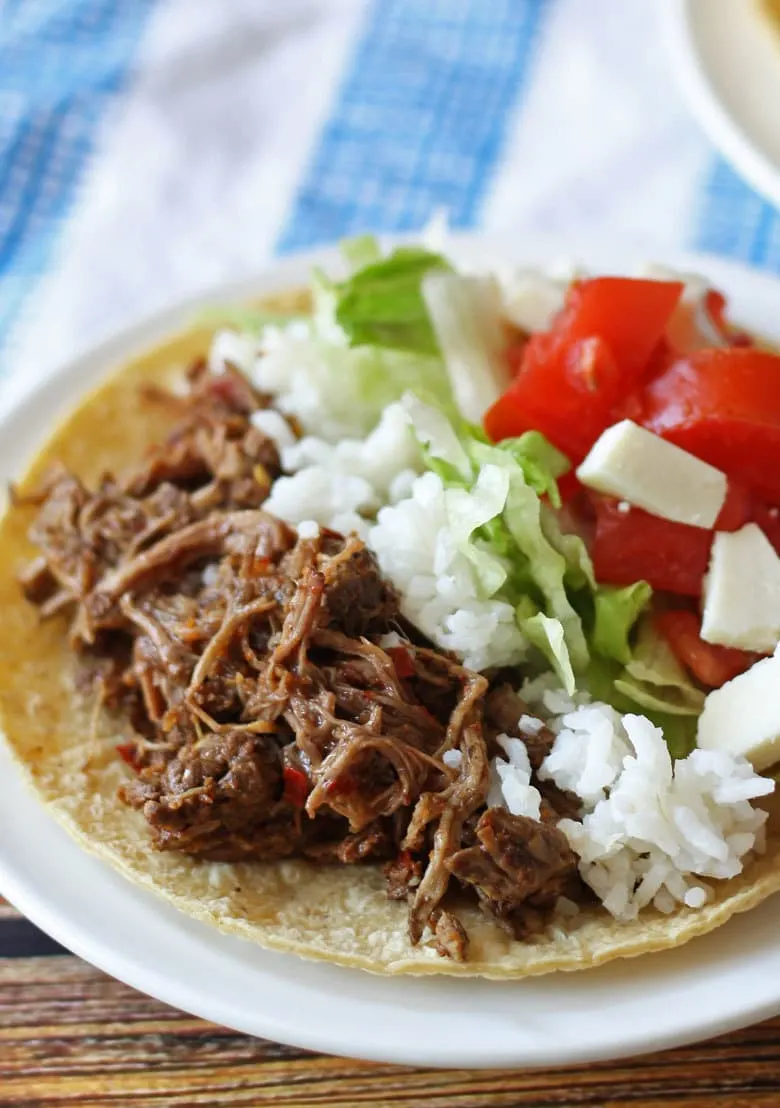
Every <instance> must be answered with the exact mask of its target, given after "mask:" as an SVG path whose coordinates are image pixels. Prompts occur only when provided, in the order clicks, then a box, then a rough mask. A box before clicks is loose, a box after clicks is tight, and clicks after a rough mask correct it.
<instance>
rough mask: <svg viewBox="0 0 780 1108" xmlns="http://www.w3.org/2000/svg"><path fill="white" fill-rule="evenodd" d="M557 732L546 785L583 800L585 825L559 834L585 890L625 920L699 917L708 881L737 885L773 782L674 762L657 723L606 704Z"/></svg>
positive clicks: (711, 755)
mask: <svg viewBox="0 0 780 1108" xmlns="http://www.w3.org/2000/svg"><path fill="white" fill-rule="evenodd" d="M552 722H553V723H557V725H558V726H557V730H558V735H557V738H556V740H555V744H554V746H553V748H552V751H551V752H550V754H549V755H548V757H547V758H546V760H545V762H544V764H543V766H542V769H541V771H540V774H539V776H540V777H541V778H542V779H543V780H544V779H549V780H552V781H554V782H555V784H556V785H558V786H559V787H560V788H564V789H568V790H570V791H571V792H574V793H576V794H577V796H579V797H580V799H581V800H582V802H583V811H584V813H585V814H584V819H583V821H582V822H581V823H579V822H576V821H574V820H561V822H560V824H559V826H560V828H561V830H562V831H564V833H565V834H566V835H567V837H568V839H569V842H570V844H571V846H572V848H573V849H574V850H575V852H576V853H577V854H578V855H579V857H580V874H581V876H582V878H583V880H584V881H585V882H586V884H588V885H589V886H590V887H591V888H592V889H593V890H594V892H595V893H596V894H597V896H598V897H599V899H600V900H601V901H602V903H603V904H604V906H605V907H606V908H607V909H608V911H610V912H611V913H612V915H613V916H615V917H616V918H617V919H622V920H629V919H633V918H634V917H635V916H636V915H637V913H638V912H639V911H640V910H641V909H642V908H644V907H646V906H647V905H649V904H652V905H653V906H654V907H655V908H657V909H658V910H659V911H662V912H670V911H673V910H674V909H675V907H677V906H678V905H680V904H684V905H686V906H687V907H689V908H700V907H701V906H702V905H703V904H705V903H706V901H707V899H708V898H709V896H710V895H711V890H710V887H709V885H708V884H707V883H706V881H702V880H701V878H716V879H723V878H729V877H734V876H735V875H736V874H738V873H739V872H740V871H741V870H742V867H743V864H744V860H745V858H746V856H747V855H748V854H750V853H751V851H754V850H760V849H761V848H762V845H763V833H764V823H765V821H766V818H767V817H766V813H765V812H764V811H762V810H761V809H759V808H754V807H753V806H752V804H751V803H750V801H751V800H753V799H756V798H757V797H760V796H766V795H768V794H769V793H771V792H772V791H773V789H774V781H771V780H769V779H768V778H765V777H760V776H758V775H757V774H756V773H755V772H754V771H753V768H752V767H751V765H750V764H749V762H747V761H746V760H745V759H743V758H734V757H732V756H731V755H729V754H726V753H723V752H721V751H717V752H716V751H705V750H694V751H693V752H692V753H691V754H690V755H689V756H688V757H687V758H684V759H681V760H679V761H677V762H673V761H672V759H671V757H670V755H669V749H668V747H667V745H666V743H665V742H664V739H663V734H662V732H661V730H660V729H659V728H657V727H655V726H654V725H653V724H652V723H651V722H650V720H648V719H646V718H645V717H644V716H637V715H626V716H622V717H621V716H620V715H619V713H617V712H616V711H615V710H614V709H613V708H611V707H609V706H608V705H606V704H599V703H594V704H590V705H585V706H580V707H577V708H575V709H574V711H571V712H567V713H566V715H564V716H563V718H562V719H560V720H558V721H552ZM504 802H505V803H506V804H507V806H509V800H508V798H507V797H506V795H505V796H504Z"/></svg>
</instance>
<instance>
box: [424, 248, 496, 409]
mask: <svg viewBox="0 0 780 1108" xmlns="http://www.w3.org/2000/svg"><path fill="white" fill-rule="evenodd" d="M422 295H423V300H424V302H425V306H426V308H427V310H428V315H429V318H430V321H431V324H432V326H433V331H434V334H435V336H436V341H437V344H438V348H439V350H440V351H441V355H442V358H443V359H444V364H445V365H446V367H447V373H448V374H449V378H450V384H451V386H452V392H453V395H454V397H455V403H456V404H457V406H458V410H459V412H460V414H461V415H462V416H463V417H464V419H468V420H472V421H474V422H478V421H479V420H481V419H482V416H483V415H484V414H485V412H486V411H487V409H488V408H489V407H490V406H491V404H494V403H495V401H496V400H498V398H499V397H500V396H501V395H502V393H503V392H504V391H505V389H506V388H507V387H508V386H509V383H510V380H511V375H510V371H509V364H508V362H507V359H506V358H505V357H504V349H505V347H506V331H505V328H504V324H503V313H502V304H501V292H500V289H499V286H498V283H497V281H496V280H495V279H494V278H492V277H471V276H468V277H464V276H461V275H460V274H458V273H452V272H446V271H442V270H441V269H435V268H434V269H431V270H430V271H429V272H428V273H426V274H425V277H424V279H423V282H422Z"/></svg>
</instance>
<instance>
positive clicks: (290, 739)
mask: <svg viewBox="0 0 780 1108" xmlns="http://www.w3.org/2000/svg"><path fill="white" fill-rule="evenodd" d="M147 392H148V400H149V403H155V404H163V405H166V406H167V407H168V408H169V409H170V411H171V415H172V418H173V417H175V418H176V419H177V420H178V424H177V426H176V428H175V429H174V431H173V432H172V434H171V435H170V437H169V438H168V440H167V441H166V442H165V443H163V444H162V445H161V446H159V447H158V448H156V449H154V450H152V451H150V452H149V453H148V455H147V456H146V457H145V458H143V459H142V460H141V462H140V464H139V465H138V466H137V467H136V469H135V471H134V472H132V473H129V474H125V475H120V476H118V477H115V476H112V475H109V474H107V475H105V476H104V477H103V478H102V479H101V480H100V482H99V483H98V485H97V487H96V488H95V489H93V490H90V489H88V488H87V487H86V486H85V485H84V484H83V483H82V482H81V481H80V480H79V479H78V477H76V476H75V475H73V474H71V473H69V472H67V471H66V470H65V469H64V468H62V467H60V468H56V469H54V470H53V471H52V472H51V474H50V475H49V478H48V480H47V482H46V483H45V485H44V487H43V488H42V489H41V490H40V492H39V493H38V494H37V495H36V496H34V497H27V498H19V497H17V500H18V502H19V503H20V504H21V505H24V504H27V505H28V506H31V505H34V506H35V507H36V509H37V515H36V518H35V520H34V522H33V524H32V527H31V530H30V536H31V539H32V541H33V543H34V544H35V546H36V547H37V550H38V555H37V557H36V558H35V559H34V560H33V561H32V562H31V563H30V565H29V566H28V568H27V569H26V570H25V571H24V573H23V574H22V575H21V577H20V583H21V586H22V588H23V589H24V591H25V595H26V596H27V598H28V599H29V600H30V601H31V602H32V603H34V604H36V605H38V607H39V609H40V612H41V614H42V616H45V617H52V616H54V615H57V614H59V616H60V617H62V616H65V615H66V616H67V617H68V618H69V620H70V642H71V644H72V646H73V649H74V650H75V651H77V652H78V653H79V655H80V657H81V659H82V661H83V670H82V677H81V682H82V684H84V685H85V686H86V685H88V686H90V687H91V688H92V689H93V690H94V691H95V692H96V694H97V695H98V696H99V697H100V699H101V701H102V702H103V704H104V706H105V708H106V709H107V710H109V711H112V712H115V713H119V714H120V715H121V716H123V717H124V720H125V721H126V723H127V725H128V726H129V727H130V728H131V729H132V732H133V738H132V739H131V741H129V742H127V743H123V744H122V745H121V746H120V747H118V750H117V752H118V756H120V757H121V758H122V759H123V760H124V761H125V762H126V763H127V766H128V780H127V782H126V783H125V784H124V785H123V786H122V788H121V789H120V791H119V797H120V799H121V801H122V802H123V803H125V804H127V805H129V806H130V807H132V808H134V809H136V810H138V811H139V812H140V813H142V814H143V816H144V818H145V819H146V821H147V824H148V827H149V831H150V835H151V839H152V843H153V845H154V847H155V848H156V849H159V850H167V851H178V852H181V853H185V854H189V855H192V856H195V857H197V858H201V859H207V860H209V861H239V860H244V861H253V860H255V861H261V860H262V861H269V860H274V859H279V858H284V857H289V856H291V855H298V856H303V857H307V858H310V859H312V860H313V861H316V862H318V863H322V864H325V863H332V864H341V865H355V864H362V863H365V862H375V863H376V862H382V863H383V864H384V872H385V875H386V878H387V889H388V895H389V896H390V897H391V898H393V899H396V900H407V901H408V902H409V933H410V937H411V939H412V941H413V942H419V941H421V940H422V939H423V938H424V936H425V935H426V933H427V935H429V936H431V941H432V942H433V945H434V947H435V949H436V950H437V951H438V952H439V953H440V954H441V955H442V956H443V957H448V958H452V959H456V960H463V959H465V958H466V957H467V952H468V938H467V935H466V933H465V931H464V929H463V926H462V924H461V923H460V921H459V920H458V918H457V916H456V915H455V914H453V911H452V910H451V908H450V907H449V906H448V899H447V898H448V896H449V893H450V892H451V887H452V886H455V887H456V891H457V888H461V889H463V888H465V889H470V890H473V893H475V894H476V896H477V898H478V900H479V902H480V903H481V905H482V907H483V908H484V909H485V910H486V911H487V912H489V913H490V914H491V915H493V916H494V917H495V918H496V919H498V920H499V921H500V922H501V923H502V924H504V925H505V926H509V927H510V928H511V929H512V930H513V932H514V933H516V934H518V935H526V934H529V933H530V932H531V931H533V930H534V928H536V927H538V926H542V925H544V922H545V920H546V919H547V917H548V915H549V911H550V909H551V907H552V906H553V905H554V903H555V900H556V898H557V896H558V895H560V893H561V891H562V890H564V889H567V890H569V891H570V892H571V889H570V886H572V885H574V884H575V883H576V866H575V859H574V855H573V854H572V852H571V850H570V849H569V847H568V844H567V842H566V839H565V837H564V836H563V835H562V833H561V832H560V831H559V830H558V829H557V827H556V824H557V821H558V818H559V817H560V816H562V815H564V814H570V809H571V802H570V801H571V798H569V797H568V795H567V794H563V793H560V791H558V790H556V789H555V788H554V786H552V785H550V784H549V783H544V782H539V781H535V783H536V784H537V786H538V787H539V788H540V789H541V790H542V791H543V795H544V798H545V799H544V802H543V806H542V819H541V821H540V822H537V821H534V820H529V819H524V818H521V817H515V816H511V815H509V813H507V812H506V811H504V810H503V809H496V808H490V809H487V810H486V807H485V806H486V802H487V791H488V776H489V760H490V757H491V756H493V755H494V754H495V753H496V752H497V751H496V748H495V746H496V744H495V737H496V735H498V734H500V733H501V732H505V733H507V734H510V735H516V736H518V737H520V738H521V739H522V740H523V741H524V742H525V743H526V746H527V748H528V751H529V757H530V761H531V764H532V767H533V768H534V770H535V771H536V770H538V768H539V766H540V764H541V762H542V760H543V758H544V756H545V754H546V753H547V751H548V750H549V748H550V745H551V743H552V741H553V738H552V735H551V734H550V733H549V731H547V729H546V728H544V727H541V726H540V729H539V731H538V733H536V734H534V735H528V734H526V733H525V732H520V731H519V729H518V721H519V719H520V716H521V715H524V714H528V710H527V708H526V706H525V705H524V704H523V702H522V701H521V700H520V699H519V697H518V696H517V694H516V693H515V692H514V690H513V689H512V688H511V686H510V685H509V684H508V683H501V684H498V685H497V687H495V688H493V689H492V690H489V683H488V680H487V679H486V678H485V677H483V676H481V675H479V674H476V673H473V672H471V671H469V670H467V669H465V668H464V667H463V666H461V665H460V664H459V663H458V661H457V660H456V659H455V658H454V657H452V656H450V655H448V654H446V653H445V652H442V651H440V650H437V649H435V648H434V647H433V646H432V645H431V644H430V643H428V642H427V641H426V640H425V638H424V637H423V636H421V635H420V634H419V633H418V632H416V631H415V630H414V629H413V628H411V627H409V625H408V624H407V623H406V622H405V621H404V619H403V616H402V614H401V612H400V609H399V601H398V597H397V595H396V593H395V591H394V589H393V588H392V586H391V585H390V584H389V583H388V582H387V581H385V580H384V579H383V577H382V574H381V573H380V570H379V567H378V565H377V562H376V559H375V557H374V555H373V554H372V553H371V551H370V550H369V549H368V548H367V547H366V546H365V544H364V543H363V542H362V541H361V540H360V539H359V538H358V537H357V536H355V535H349V536H346V537H345V536H342V535H339V534H336V533H335V532H332V531H327V530H324V531H322V533H321V534H320V535H319V536H318V537H317V538H312V539H300V538H298V537H297V535H296V533H295V531H293V530H292V529H291V528H290V527H288V526H287V525H286V524H284V523H282V522H281V521H280V520H278V519H275V518H274V517H272V516H270V515H269V514H267V513H266V512H264V511H263V510H262V504H263V502H264V500H265V498H266V496H267V495H268V492H269V490H270V487H271V484H272V482H273V480H274V479H275V477H276V476H277V475H278V474H279V458H278V455H277V453H276V448H275V446H274V444H273V443H272V442H271V441H270V440H269V439H268V438H266V437H265V436H264V435H262V434H261V433H260V432H259V431H258V430H257V429H256V428H255V427H253V425H252V423H251V420H250V416H251V413H252V412H253V411H254V410H255V409H256V408H257V407H258V406H261V405H263V404H264V403H266V398H264V397H262V396H261V395H259V394H258V393H257V392H256V391H255V390H254V389H252V388H251V386H250V385H249V384H248V383H247V382H246V381H245V380H244V379H243V377H241V375H240V374H238V373H237V372H236V371H235V370H233V369H232V368H231V367H227V369H226V372H225V373H224V374H221V375H219V376H216V377H215V376H211V375H210V374H209V373H208V372H207V370H206V368H205V366H204V365H203V364H202V363H199V364H198V365H196V366H195V367H194V368H193V371H192V373H191V375H190V392H189V395H187V396H172V395H168V394H164V393H161V392H159V391H157V390H147ZM389 631H393V632H395V634H396V635H397V636H398V635H399V634H400V639H399V638H396V639H395V640H394V641H395V642H396V644H398V642H400V646H399V645H395V646H393V647H390V648H387V649H386V648H385V647H383V646H382V645H381V643H382V642H384V641H386V640H385V639H384V637H383V636H385V635H386V634H387V632H389ZM447 752H457V753H458V754H459V758H458V759H455V761H456V762H457V764H456V765H455V766H453V765H452V764H451V760H450V759H447V758H445V755H446V754H447ZM453 878H454V879H456V880H453ZM575 891H576V890H575Z"/></svg>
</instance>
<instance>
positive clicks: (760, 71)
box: [666, 0, 780, 207]
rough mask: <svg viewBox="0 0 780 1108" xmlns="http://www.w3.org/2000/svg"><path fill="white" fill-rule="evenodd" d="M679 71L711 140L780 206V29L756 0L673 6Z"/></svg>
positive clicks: (672, 2)
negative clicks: (773, 25) (775, 26)
mask: <svg viewBox="0 0 780 1108" xmlns="http://www.w3.org/2000/svg"><path fill="white" fill-rule="evenodd" d="M666 30H667V39H668V45H669V49H670V51H671V56H672V64H673V67H674V70H675V74H676V76H677V78H678V80H679V81H680V83H681V87H682V90H683V93H684V94H685V96H686V98H687V100H688V102H689V104H690V106H691V108H692V110H693V112H694V113H695V115H696V116H697V118H698V119H699V122H700V123H701V124H702V126H703V127H704V128H705V130H706V131H707V132H708V133H709V136H710V138H711V139H712V141H713V142H714V143H715V145H716V146H717V147H718V148H719V149H720V151H721V152H722V153H723V154H724V155H725V157H726V158H728V160H729V161H730V162H731V163H732V164H733V165H734V167H735V169H736V170H737V171H738V172H739V173H741V174H742V176H743V177H745V178H746V179H747V180H748V181H749V182H750V184H751V185H753V187H754V188H756V189H758V191H759V192H761V193H763V194H764V196H766V197H767V198H768V199H769V200H771V201H772V203H773V204H775V206H776V207H780V111H778V105H780V28H777V30H775V29H774V28H773V27H772V26H771V24H770V23H769V21H768V20H767V19H766V18H765V17H764V16H762V14H761V13H760V11H759V9H758V6H757V3H756V0H667V10H666Z"/></svg>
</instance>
